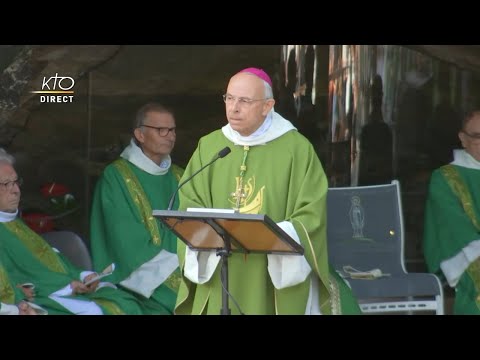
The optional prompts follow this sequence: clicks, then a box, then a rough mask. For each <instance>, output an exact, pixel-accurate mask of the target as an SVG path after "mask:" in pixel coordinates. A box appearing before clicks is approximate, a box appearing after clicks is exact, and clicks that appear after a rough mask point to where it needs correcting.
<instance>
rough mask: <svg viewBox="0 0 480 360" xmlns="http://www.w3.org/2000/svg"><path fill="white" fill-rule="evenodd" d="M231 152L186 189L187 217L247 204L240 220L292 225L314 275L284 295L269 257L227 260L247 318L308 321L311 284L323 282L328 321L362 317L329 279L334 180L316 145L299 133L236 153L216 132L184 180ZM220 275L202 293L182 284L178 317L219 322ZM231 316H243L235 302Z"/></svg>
mask: <svg viewBox="0 0 480 360" xmlns="http://www.w3.org/2000/svg"><path fill="white" fill-rule="evenodd" d="M225 146H229V147H230V148H231V150H232V152H231V154H229V155H228V157H226V158H224V159H219V160H218V161H216V162H215V163H214V164H213V165H211V166H209V167H208V168H206V169H205V170H203V171H202V172H201V173H199V174H198V175H197V176H195V177H194V178H193V179H192V180H191V181H189V182H188V183H186V184H185V185H184V186H183V187H182V188H181V189H180V207H179V208H180V210H185V209H187V208H189V207H193V208H195V207H197V208H223V209H235V208H237V199H240V200H238V201H240V203H239V206H238V208H239V211H240V213H249V214H266V215H268V216H269V217H270V218H271V219H272V220H273V221H275V222H277V223H278V222H281V221H285V220H286V221H290V222H291V223H292V224H293V226H294V227H295V230H296V232H297V233H298V235H299V237H300V240H301V244H302V245H303V247H304V249H305V257H306V259H307V261H308V263H309V265H310V267H311V268H312V272H311V273H310V275H309V276H308V277H307V279H306V280H305V281H304V282H302V283H300V284H298V285H295V286H291V287H287V288H284V289H282V290H277V289H275V288H274V286H273V284H272V281H271V278H270V275H269V273H268V270H267V255H265V254H248V255H243V254H239V253H233V254H232V255H231V256H230V257H229V258H228V271H229V283H228V286H229V289H228V290H229V292H230V293H231V295H232V297H233V298H234V299H235V301H236V302H237V303H238V305H239V306H240V308H241V311H242V312H243V313H244V314H247V315H253V314H260V315H265V314H300V315H303V314H305V309H306V305H307V300H308V295H309V290H310V276H317V277H318V278H319V279H320V282H319V286H320V299H319V306H320V310H321V312H322V314H340V313H359V312H360V310H359V308H358V304H357V303H356V301H355V299H354V298H353V297H352V296H351V293H350V291H349V288H348V287H347V286H346V285H345V283H343V282H342V280H341V279H340V278H339V277H338V276H337V275H336V274H335V273H334V272H332V273H330V269H329V265H328V257H327V241H326V224H327V223H326V213H325V211H326V195H327V178H326V176H325V173H324V171H323V168H322V165H321V163H320V161H319V159H318V157H317V155H316V153H315V151H314V149H313V146H312V145H311V143H310V142H308V140H306V139H305V137H304V136H303V135H301V134H300V133H298V132H297V131H289V132H287V133H285V134H284V135H282V136H281V137H278V138H276V139H275V140H272V141H270V142H268V144H266V145H257V146H250V147H244V146H239V145H234V144H233V143H232V142H231V141H230V140H228V139H227V138H226V137H225V136H224V135H223V133H222V131H221V130H217V131H215V132H213V133H211V134H209V135H207V136H205V137H203V138H202V139H200V141H199V144H198V147H197V149H196V150H195V152H194V154H193V156H192V158H191V159H190V162H189V164H188V166H187V168H186V169H185V174H184V176H183V178H182V179H186V178H187V177H189V176H190V175H192V173H193V172H195V171H196V170H198V169H200V168H201V167H202V166H203V165H205V164H206V163H207V162H209V161H210V160H211V159H212V158H213V157H214V156H215V154H216V153H217V152H218V151H219V149H222V148H224V147H225ZM242 164H244V167H242V169H241V168H240V167H241V165H242ZM240 173H242V175H243V176H240ZM238 196H240V197H238ZM252 235H254V234H252ZM185 250H186V246H185V244H184V243H183V242H182V241H180V240H179V241H178V256H179V261H180V267H181V268H182V270H183V267H184V265H185ZM220 269H221V264H219V265H218V266H217V267H216V269H215V273H214V274H213V276H212V277H211V279H210V280H209V281H208V282H206V283H204V284H202V285H199V284H195V283H192V282H191V281H190V280H188V279H187V278H186V277H185V276H182V282H181V284H180V289H179V293H178V298H177V305H176V309H175V313H176V314H216V315H217V314H220V310H221V308H222V286H221V281H220ZM182 274H183V271H182ZM229 308H230V310H231V312H232V314H239V311H238V309H237V307H236V306H235V303H234V302H233V301H232V300H230V301H229Z"/></svg>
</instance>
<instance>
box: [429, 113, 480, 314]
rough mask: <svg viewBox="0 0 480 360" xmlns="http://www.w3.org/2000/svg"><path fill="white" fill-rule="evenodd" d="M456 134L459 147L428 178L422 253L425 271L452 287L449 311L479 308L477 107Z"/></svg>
mask: <svg viewBox="0 0 480 360" xmlns="http://www.w3.org/2000/svg"><path fill="white" fill-rule="evenodd" d="M458 136H459V138H460V141H461V143H462V146H463V148H464V149H461V150H460V149H458V150H454V153H453V155H454V160H453V162H451V163H450V164H448V165H444V166H442V167H440V168H439V169H436V170H434V171H433V173H432V175H431V178H430V184H429V189H428V197H427V202H426V207H425V227H424V239H423V240H424V254H425V259H426V262H427V266H428V269H429V271H430V272H433V273H436V274H438V275H440V276H442V277H443V278H444V279H446V281H447V282H448V285H449V286H450V287H452V288H455V303H454V308H453V312H454V314H480V258H479V256H480V111H474V112H471V113H469V114H468V115H467V116H466V117H465V118H464V120H463V123H462V127H461V130H460V132H459V134H458Z"/></svg>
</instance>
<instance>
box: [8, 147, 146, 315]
mask: <svg viewBox="0 0 480 360" xmlns="http://www.w3.org/2000/svg"><path fill="white" fill-rule="evenodd" d="M13 163H14V158H13V156H12V155H10V154H8V153H7V152H6V151H5V150H4V149H1V148H0V263H1V264H2V266H3V267H4V268H5V269H6V270H8V275H9V277H10V279H11V281H13V283H14V284H25V283H32V286H34V288H32V290H33V291H32V294H31V295H33V296H34V297H33V299H34V301H35V304H37V305H39V306H41V307H42V308H45V309H46V310H47V311H48V313H49V314H76V315H102V314H108V315H114V314H143V310H142V306H141V304H140V303H139V302H138V301H137V300H136V299H135V298H134V297H133V296H131V295H129V294H128V293H126V292H124V291H122V290H120V289H117V288H116V287H115V286H114V285H112V284H109V283H100V282H99V281H94V282H93V283H91V284H89V285H86V283H87V282H88V280H90V279H92V278H94V277H95V276H96V274H95V273H94V272H91V271H81V270H80V269H77V268H76V267H75V266H74V265H73V264H71V263H70V262H69V261H68V260H67V259H66V258H65V257H63V256H62V255H61V254H60V253H58V252H57V251H55V250H54V249H53V248H52V247H51V246H50V245H49V244H48V243H47V242H45V240H44V239H43V238H42V237H41V236H40V235H38V234H37V233H35V232H34V231H32V230H31V229H30V228H28V227H27V226H26V225H25V223H24V222H23V221H22V220H21V219H20V218H19V217H18V216H17V215H18V205H19V202H20V193H21V192H20V185H21V184H22V180H21V179H20V178H19V177H18V175H17V173H16V171H15V169H14V167H13ZM0 282H1V285H2V290H4V287H5V285H6V281H4V279H3V278H2V279H0ZM7 293H9V291H7ZM1 300H2V302H4V301H5V300H3V298H2V299H1ZM6 305H8V304H5V305H2V307H1V309H4V310H5V311H7V312H8V310H9V309H8V308H11V307H10V306H6ZM14 306H15V305H14ZM23 309H24V305H21V308H20V307H19V311H22V312H23V311H24V310H23ZM10 310H12V309H10ZM13 310H14V309H13ZM13 312H15V311H13Z"/></svg>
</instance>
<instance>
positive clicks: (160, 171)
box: [120, 139, 172, 175]
mask: <svg viewBox="0 0 480 360" xmlns="http://www.w3.org/2000/svg"><path fill="white" fill-rule="evenodd" d="M120 157H122V158H124V159H125V160H128V161H130V162H131V163H132V164H133V165H135V166H137V167H139V168H140V169H142V170H143V171H145V172H147V173H149V174H152V175H165V174H166V173H167V172H168V169H170V166H171V165H172V159H171V158H170V155H167V156H165V157H164V158H163V160H162V162H161V163H160V166H159V165H157V164H156V163H155V162H154V161H152V159H150V158H149V157H148V156H146V155H145V154H144V153H143V151H142V149H140V147H139V146H137V144H135V141H134V140H133V139H132V140H130V145H128V146H127V147H126V148H125V149H124V150H123V151H122V153H121V154H120Z"/></svg>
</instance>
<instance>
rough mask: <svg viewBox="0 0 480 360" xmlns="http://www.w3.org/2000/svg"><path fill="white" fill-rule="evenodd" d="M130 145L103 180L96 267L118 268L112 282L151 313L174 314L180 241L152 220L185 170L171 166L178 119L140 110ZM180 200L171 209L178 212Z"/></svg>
mask: <svg viewBox="0 0 480 360" xmlns="http://www.w3.org/2000/svg"><path fill="white" fill-rule="evenodd" d="M133 135H134V137H133V138H132V140H131V142H130V144H129V145H128V146H127V147H126V148H125V149H124V151H123V152H122V153H121V154H120V158H119V159H117V160H115V161H114V162H113V163H111V164H109V165H108V166H107V167H106V168H105V170H104V171H103V173H102V175H101V176H100V178H99V180H98V182H97V184H96V187H95V193H94V197H93V202H92V211H91V219H90V230H91V231H90V245H91V250H92V258H93V264H94V268H95V269H96V270H97V271H101V270H102V269H104V268H105V267H106V266H108V265H109V264H111V263H115V266H116V268H115V271H114V273H113V274H112V276H111V278H110V279H111V281H112V282H113V283H115V284H118V285H119V286H121V287H123V288H124V289H127V290H128V291H130V292H131V293H132V294H134V295H135V296H137V297H138V299H139V300H141V301H142V302H143V303H144V305H146V306H147V308H148V309H150V312H149V313H150V314H172V313H173V309H174V306H175V301H176V298H177V289H178V285H179V283H180V273H179V270H178V258H177V254H176V237H175V236H174V235H173V234H172V233H171V232H170V231H169V230H167V229H166V228H165V227H164V226H161V225H160V223H159V221H158V220H157V219H156V218H154V217H153V216H152V211H153V210H164V209H166V208H167V206H168V203H169V199H170V197H171V195H172V194H173V193H174V192H175V190H176V188H177V186H178V180H179V179H180V177H181V175H182V173H183V170H182V169H181V168H179V167H178V166H176V165H174V164H172V160H171V157H170V153H171V151H172V150H173V147H174V145H175V139H176V135H175V118H174V115H173V113H172V110H171V109H169V108H167V107H165V106H163V105H161V104H157V103H149V104H146V105H144V106H142V107H141V108H140V109H139V110H138V112H137V115H136V117H135V120H134V124H133ZM177 207H178V199H177V200H176V202H175V203H174V206H173V208H172V209H177Z"/></svg>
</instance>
